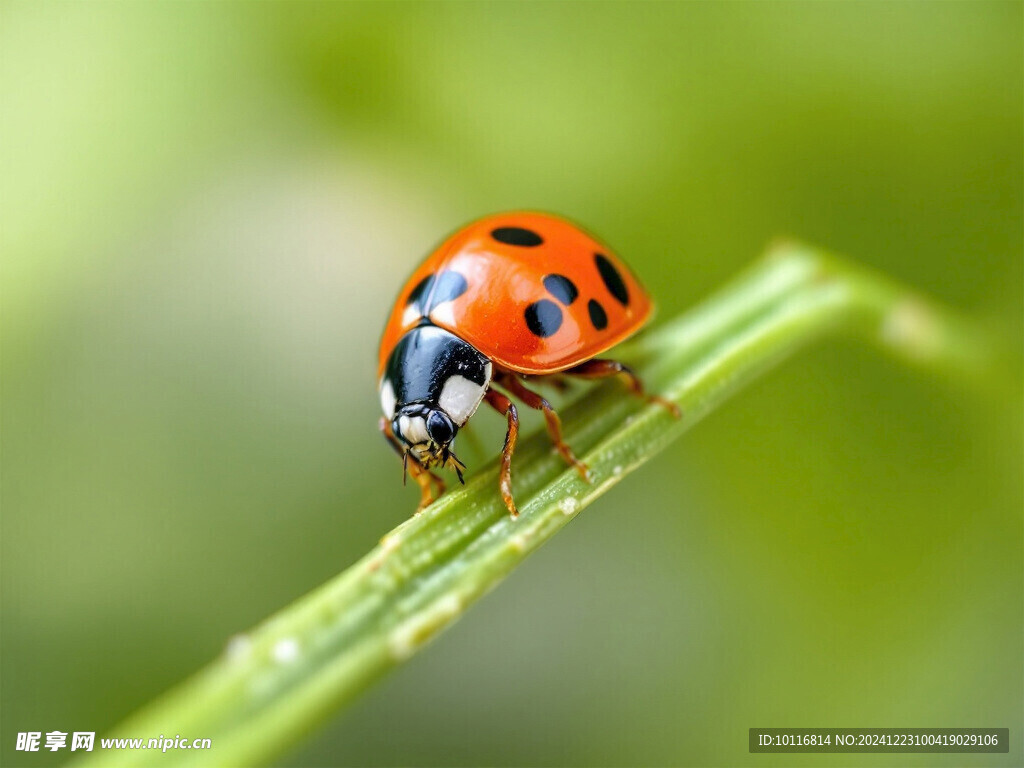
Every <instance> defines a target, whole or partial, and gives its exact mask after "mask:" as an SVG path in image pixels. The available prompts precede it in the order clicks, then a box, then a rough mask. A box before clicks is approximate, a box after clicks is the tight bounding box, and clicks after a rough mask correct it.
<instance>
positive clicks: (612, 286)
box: [594, 253, 629, 306]
mask: <svg viewBox="0 0 1024 768" xmlns="http://www.w3.org/2000/svg"><path fill="white" fill-rule="evenodd" d="M594 263H596V264H597V271H598V272H600V273H601V279H602V280H604V287H605V288H607V289H608V293H610V294H611V295H612V296H614V297H615V298H616V299H617V300H618V302H619V303H620V304H622V305H623V306H625V305H626V304H629V290H628V289H627V288H626V284H625V283H624V282H623V281H622V275H620V274H619V270H617V269H616V268H615V265H614V264H612V263H611V262H610V261H609V260H608V257H607V256H605V255H604V254H603V253H595V254H594Z"/></svg>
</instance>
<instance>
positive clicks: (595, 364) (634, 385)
mask: <svg viewBox="0 0 1024 768" xmlns="http://www.w3.org/2000/svg"><path fill="white" fill-rule="evenodd" d="M565 373H567V374H568V375H570V376H578V377H579V378H581V379H606V378H608V377H609V376H623V377H625V379H626V383H627V384H628V385H629V388H630V390H631V391H632V392H633V394H634V395H636V396H637V397H642V398H644V399H645V400H646V401H647V402H649V403H657V404H658V405H661V406H664V407H665V408H668V410H669V411H670V412H671V414H672V415H673V416H675V417H676V418H677V419H678V418H679V417H680V416H682V415H683V414H682V411H681V410H679V406H678V405H676V404H675V403H673V402H672V401H671V400H666V399H665V398H663V397H658V396H657V395H648V394H647V393H646V392H645V391H644V384H643V382H642V381H640V377H639V376H637V375H636V373H634V371H633V369H632V368H630V367H629V366H627V365H624V364H622V363H620V362H618V361H617V360H599V359H597V358H595V359H593V360H588V361H587V362H585V363H580V364H579V365H577V366H576V367H575V368H570V369H569V370H567V371H565Z"/></svg>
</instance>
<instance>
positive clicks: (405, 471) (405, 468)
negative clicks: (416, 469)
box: [402, 451, 409, 485]
mask: <svg viewBox="0 0 1024 768" xmlns="http://www.w3.org/2000/svg"><path fill="white" fill-rule="evenodd" d="M407 477H409V452H408V451H406V452H405V453H403V454H402V485H405V480H406V478H407Z"/></svg>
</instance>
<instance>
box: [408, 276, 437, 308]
mask: <svg viewBox="0 0 1024 768" xmlns="http://www.w3.org/2000/svg"><path fill="white" fill-rule="evenodd" d="M433 284H434V276H433V275H427V276H426V277H424V278H423V279H422V280H420V281H419V282H418V283H416V287H415V288H413V289H412V293H410V294H409V299H408V301H406V302H405V305H406V306H410V305H412V304H415V305H417V306H418V307H419V309H420V312H421V313H422V314H426V313H425V312H423V299H424V298H426V296H427V294H428V293H430V286H432V285H433Z"/></svg>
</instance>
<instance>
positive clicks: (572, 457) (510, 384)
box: [495, 373, 591, 483]
mask: <svg viewBox="0 0 1024 768" xmlns="http://www.w3.org/2000/svg"><path fill="white" fill-rule="evenodd" d="M495 380H496V381H497V382H498V384H500V385H501V386H502V387H504V388H505V389H507V390H508V391H509V392H511V393H512V394H513V395H514V396H515V397H518V398H519V399H520V400H522V401H523V402H524V403H526V404H527V405H528V406H530V407H531V408H533V409H535V410H538V411H543V412H544V422H545V424H546V425H547V428H548V435H550V436H551V442H553V443H554V444H555V448H556V449H557V450H558V452H559V453H560V454H561V455H562V458H563V459H565V460H566V461H567V462H568V463H569V464H570V465H571V466H573V467H576V471H577V472H579V473H580V477H582V478H583V479H584V480H586V481H587V482H588V483H589V482H590V480H591V477H590V470H588V469H587V465H586V464H584V463H583V462H582V461H580V460H579V459H577V458H576V454H575V453H573V452H572V448H570V447H569V446H568V445H567V444H566V442H565V441H564V440H562V420H561V419H559V418H558V414H557V413H555V409H554V408H552V407H551V403H549V402H548V401H547V400H546V399H545V398H543V397H541V396H540V395H538V394H537V393H536V392H533V391H532V390H529V389H527V388H526V387H525V386H524V385H523V382H522V381H520V380H519V377H518V376H516V375H515V374H514V373H502V374H499V375H498V376H497V377H496V378H495Z"/></svg>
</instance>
